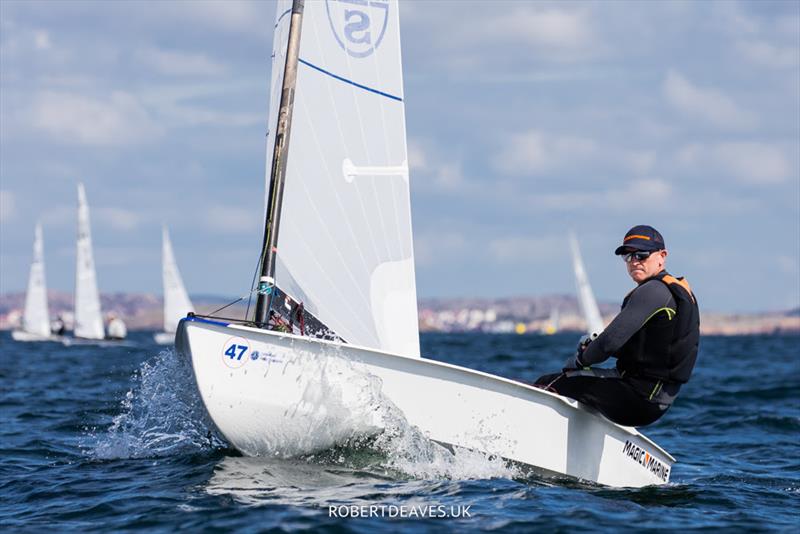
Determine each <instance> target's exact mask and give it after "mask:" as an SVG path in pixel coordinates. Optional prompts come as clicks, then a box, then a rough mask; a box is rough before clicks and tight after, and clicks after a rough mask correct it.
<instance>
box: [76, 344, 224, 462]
mask: <svg viewBox="0 0 800 534" xmlns="http://www.w3.org/2000/svg"><path fill="white" fill-rule="evenodd" d="M212 429H213V425H212V424H211V422H210V421H209V420H208V417H207V415H206V413H205V409H204V408H203V405H202V401H201V399H200V396H199V395H198V393H197V387H196V386H195V383H194V377H193V376H192V371H191V368H190V364H189V363H188V362H187V361H186V359H185V358H183V357H182V356H180V355H178V354H176V353H175V351H174V350H172V349H168V350H163V351H161V352H159V353H158V354H157V355H156V356H155V358H153V359H152V360H151V361H147V362H145V363H143V364H142V365H141V366H140V367H139V369H138V370H137V371H136V373H135V374H134V377H133V385H132V387H131V388H130V390H128V392H127V394H126V395H125V398H124V399H123V400H122V401H121V403H120V413H119V414H118V415H117V416H115V417H114V419H113V421H112V424H111V426H110V428H109V429H108V430H107V431H106V432H105V433H100V434H94V435H91V436H90V437H91V438H92V439H91V442H90V443H89V446H88V448H89V453H90V455H91V456H92V457H94V458H96V459H102V460H109V459H121V458H156V457H162V456H171V455H176V454H183V453H196V452H204V451H210V450H214V449H218V448H220V447H222V446H223V445H224V442H223V441H222V440H221V439H220V437H219V436H218V435H217V434H216V432H215V431H214V430H212Z"/></svg>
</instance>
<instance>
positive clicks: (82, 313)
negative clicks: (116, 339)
mask: <svg viewBox="0 0 800 534" xmlns="http://www.w3.org/2000/svg"><path fill="white" fill-rule="evenodd" d="M75 269H76V273H75V337H81V338H85V339H103V337H104V334H105V333H104V330H103V312H102V310H101V309H100V294H99V292H98V290H97V275H96V273H95V268H94V257H93V253H92V233H91V228H90V223H89V205H88V204H87V202H86V191H84V188H83V184H78V245H77V258H76V267H75Z"/></svg>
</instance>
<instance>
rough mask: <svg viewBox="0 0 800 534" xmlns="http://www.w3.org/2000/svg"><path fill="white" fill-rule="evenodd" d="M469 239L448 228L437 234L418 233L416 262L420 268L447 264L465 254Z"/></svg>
mask: <svg viewBox="0 0 800 534" xmlns="http://www.w3.org/2000/svg"><path fill="white" fill-rule="evenodd" d="M467 243H468V241H467V238H466V237H464V235H463V234H461V233H458V232H453V231H449V230H447V229H446V228H444V229H439V230H437V231H436V232H432V233H424V232H417V233H416V234H415V235H414V262H415V263H416V264H417V266H418V267H422V266H430V265H437V264H447V263H448V262H450V261H452V260H453V259H454V258H458V257H460V256H462V255H463V254H465V253H466V252H467V251H468V250H469V247H468V246H467Z"/></svg>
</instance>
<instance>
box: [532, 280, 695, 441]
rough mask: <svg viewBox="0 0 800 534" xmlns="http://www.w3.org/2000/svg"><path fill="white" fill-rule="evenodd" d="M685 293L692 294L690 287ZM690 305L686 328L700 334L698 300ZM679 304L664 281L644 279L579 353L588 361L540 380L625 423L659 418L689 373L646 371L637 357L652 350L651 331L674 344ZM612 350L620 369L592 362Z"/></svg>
mask: <svg viewBox="0 0 800 534" xmlns="http://www.w3.org/2000/svg"><path fill="white" fill-rule="evenodd" d="M664 274H666V273H664ZM662 276H663V275H662V274H660V275H657V277H662ZM667 276H668V275H667ZM670 278H671V277H670ZM687 287H688V285H687ZM687 295H689V296H691V293H687ZM691 297H692V302H693V296H691ZM692 305H693V307H694V312H692V311H691V309H689V312H685V311H684V313H690V314H692V315H693V316H694V317H693V319H692V324H690V326H689V327H688V328H683V330H686V331H689V332H691V333H692V337H693V338H694V337H695V334H696V337H697V338H699V321H698V319H697V313H696V310H697V307H696V303H693V304H692ZM677 309H678V305H677V303H676V300H675V297H674V296H673V293H672V291H671V290H670V288H669V287H668V286H667V283H666V282H662V281H660V280H659V279H652V278H651V279H649V280H647V281H645V282H644V283H642V284H641V285H639V286H638V287H636V288H635V289H634V290H633V291H632V292H631V293H630V294H629V295H628V297H627V298H626V299H625V301H624V302H623V305H622V310H621V311H620V313H619V315H617V317H616V318H614V320H613V321H612V322H611V324H609V325H608V327H607V328H606V329H605V330H604V331H603V333H601V334H600V335H599V336H598V337H597V339H595V340H594V341H592V342H591V343H590V344H589V346H588V347H587V348H586V349H585V350H584V351H583V353H582V354H581V355H580V356H579V359H580V363H581V364H583V365H584V366H585V367H584V368H583V369H576V370H569V371H565V372H563V373H555V374H550V375H545V376H542V377H540V378H539V379H538V380H537V381H536V384H537V385H540V386H549V387H550V389H552V390H554V391H555V392H557V393H558V394H560V395H564V396H566V397H570V398H573V399H576V400H578V401H580V402H582V403H584V404H587V405H589V406H592V407H594V408H596V409H597V410H599V411H600V412H601V413H602V414H603V415H605V416H606V417H608V418H609V419H611V420H612V421H614V422H616V423H619V424H621V425H626V426H644V425H648V424H650V423H652V422H654V421H656V420H657V419H658V418H659V417H661V416H662V415H663V414H664V413H665V412H666V411H667V410H668V409H669V407H670V405H671V404H672V401H673V400H674V399H675V397H676V396H677V394H678V391H679V390H680V387H681V383H683V382H686V381H687V380H688V375H687V376H685V378H683V377H681V378H680V379H676V378H675V377H674V376H672V375H670V374H669V373H667V374H666V375H665V376H664V377H661V378H659V377H658V373H657V372H656V373H652V374H651V373H647V370H648V366H647V365H646V363H645V364H642V363H641V361H639V360H637V355H638V354H641V353H642V352H643V351H644V352H651V353H652V352H654V351H653V350H652V348H653V346H652V345H650V346H646V344H645V338H646V337H647V334H649V338H650V342H651V343H652V342H653V340H655V339H656V338H658V337H659V336H660V337H662V338H664V336H666V338H664V339H659V340H658V346H665V347H666V346H669V345H670V342H671V341H672V339H673V337H675V336H683V335H684V333H680V332H675V331H674V328H675V326H674V325H675V324H676V323H677V321H675V322H673V319H674V318H675V315H676V313H677ZM695 323H696V324H695ZM695 331H697V332H696V333H695ZM662 333H663V334H662ZM692 342H693V343H694V345H693V348H694V353H693V354H690V355H689V356H687V357H690V358H691V365H690V366H689V373H691V369H692V367H694V359H695V358H696V354H697V352H696V351H697V343H696V341H692ZM686 345H687V344H685V343H684V344H683V345H682V346H681V349H680V350H683V351H685V349H684V348H683V347H685V346H686ZM688 345H692V343H689V344H688ZM632 354H633V356H631V355H632ZM611 356H616V357H617V358H618V360H617V366H616V369H595V368H589V366H591V365H594V364H598V363H601V362H603V361H605V360H607V359H608V358H609V357H611ZM653 357H655V358H662V355H658V354H657V355H655V356H652V355H651V358H653ZM681 357H682V356H681ZM640 359H641V358H640ZM644 359H645V360H646V359H647V357H645V358H644ZM684 359H686V358H684ZM659 365H660V366H661V367H663V366H664V365H663V364H660V363H659V362H656V364H655V365H652V366H651V367H652V368H653V369H655V368H656V367H659Z"/></svg>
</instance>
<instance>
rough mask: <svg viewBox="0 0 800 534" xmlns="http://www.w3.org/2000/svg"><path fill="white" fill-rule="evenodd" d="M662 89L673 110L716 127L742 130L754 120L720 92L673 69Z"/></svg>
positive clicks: (753, 116) (752, 116)
mask: <svg viewBox="0 0 800 534" xmlns="http://www.w3.org/2000/svg"><path fill="white" fill-rule="evenodd" d="M663 90H664V96H665V97H666V99H667V101H668V102H669V103H670V104H671V105H672V106H673V107H674V108H675V109H677V110H679V111H681V112H683V113H685V114H686V115H688V116H690V117H698V118H701V119H703V120H705V121H707V122H710V123H712V124H714V125H716V126H720V127H723V128H735V129H743V128H750V127H752V126H754V125H755V124H756V122H757V120H756V117H755V115H754V114H753V113H751V112H749V111H747V110H745V109H742V108H741V107H739V106H738V105H737V104H736V103H735V102H734V101H733V99H731V98H730V97H729V96H727V95H726V94H725V93H723V92H722V91H719V90H717V89H713V88H702V87H698V86H696V85H694V84H693V83H692V82H690V81H689V80H688V79H686V77H684V76H683V75H681V74H680V73H679V72H676V71H674V70H670V71H669V72H668V73H667V77H666V79H665V80H664V85H663Z"/></svg>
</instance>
